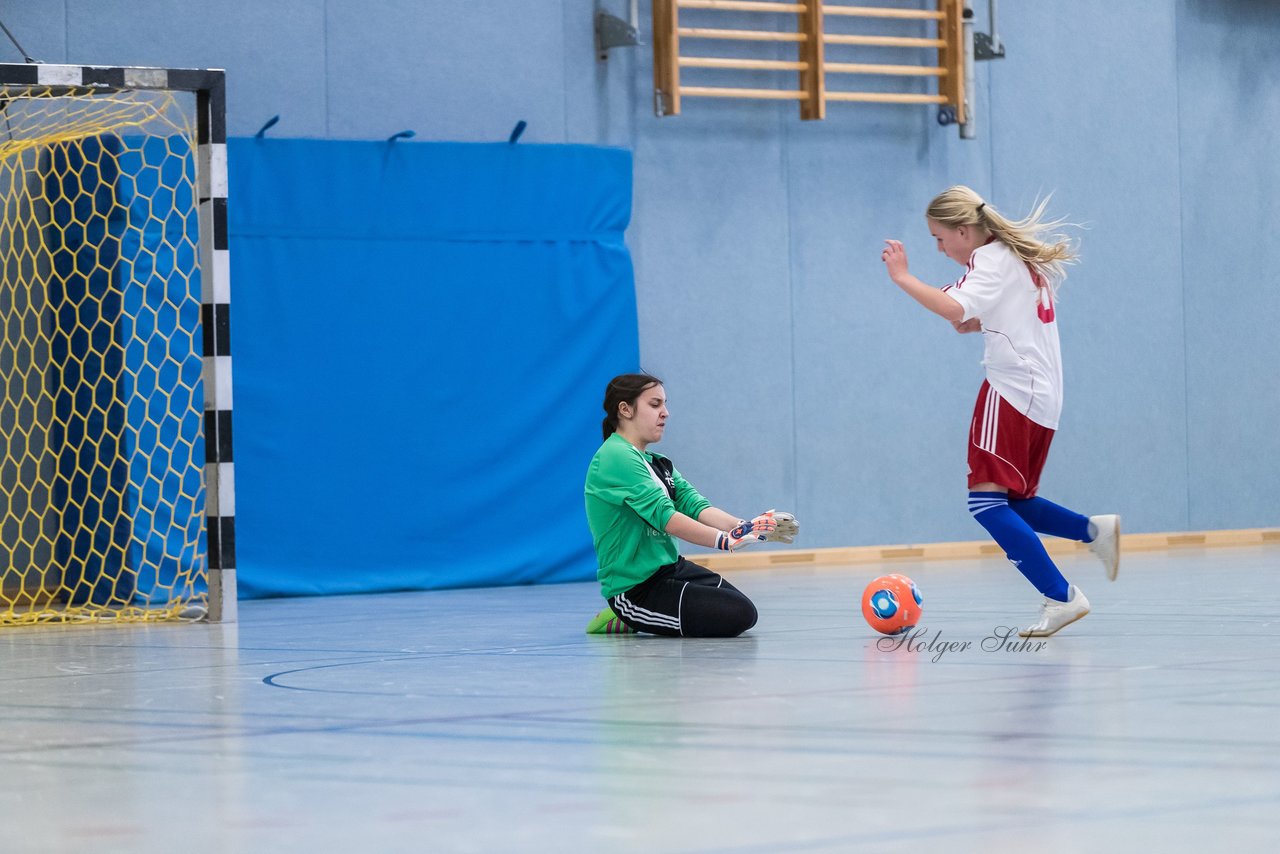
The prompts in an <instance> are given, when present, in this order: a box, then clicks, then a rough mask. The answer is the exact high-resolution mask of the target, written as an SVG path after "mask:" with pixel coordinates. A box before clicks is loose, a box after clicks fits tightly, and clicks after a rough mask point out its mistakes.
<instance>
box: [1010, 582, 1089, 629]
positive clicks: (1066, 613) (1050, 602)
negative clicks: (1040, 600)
mask: <svg viewBox="0 0 1280 854" xmlns="http://www.w3.org/2000/svg"><path fill="white" fill-rule="evenodd" d="M1068 589H1069V590H1070V592H1071V598H1070V599H1068V600H1067V601H1066V602H1059V601H1058V600H1057V599H1049V598H1047V597H1046V598H1045V600H1044V604H1043V605H1041V606H1040V622H1038V623H1036V624H1035V625H1034V626H1031V627H1030V628H1027V629H1023V630H1022V631H1020V632H1018V637H1021V638H1047V637H1048V636H1049V635H1051V634H1053V633H1054V632H1056V631H1057V630H1058V629H1060V628H1062V627H1063V626H1069V625H1071V624H1072V623H1074V622H1075V621H1076V620H1078V619H1080V618H1081V617H1083V616H1084V615H1085V614H1087V613H1089V600H1088V599H1086V598H1084V594H1083V593H1081V592H1080V588H1078V587H1076V586H1075V585H1074V584H1072V585H1071V587H1070V588H1068Z"/></svg>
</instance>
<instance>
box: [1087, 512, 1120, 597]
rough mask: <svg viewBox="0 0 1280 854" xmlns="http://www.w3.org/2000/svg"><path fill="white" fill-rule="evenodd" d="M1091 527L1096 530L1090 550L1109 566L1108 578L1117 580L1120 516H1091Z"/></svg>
mask: <svg viewBox="0 0 1280 854" xmlns="http://www.w3.org/2000/svg"><path fill="white" fill-rule="evenodd" d="M1089 527H1090V528H1091V529H1092V530H1093V531H1094V532H1095V535H1094V538H1093V542H1091V543H1089V551H1091V552H1093V553H1094V554H1096V555H1097V556H1098V559H1099V560H1101V561H1102V565H1103V566H1105V567H1106V568H1107V580H1108V581H1115V580H1116V575H1117V574H1118V573H1119V572H1120V517H1119V516H1090V517H1089Z"/></svg>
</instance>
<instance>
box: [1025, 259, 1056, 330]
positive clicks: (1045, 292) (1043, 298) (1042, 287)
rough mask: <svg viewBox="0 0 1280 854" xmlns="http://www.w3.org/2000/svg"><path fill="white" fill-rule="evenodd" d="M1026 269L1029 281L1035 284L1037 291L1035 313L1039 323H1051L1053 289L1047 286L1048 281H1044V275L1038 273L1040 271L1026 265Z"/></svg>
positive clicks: (1052, 315)
mask: <svg viewBox="0 0 1280 854" xmlns="http://www.w3.org/2000/svg"><path fill="white" fill-rule="evenodd" d="M1027 269H1028V270H1029V271H1030V272H1031V282H1032V284H1034V285H1035V286H1036V290H1037V291H1038V292H1039V299H1037V300H1036V315H1037V316H1038V317H1039V318H1040V322H1041V323H1053V319H1054V314H1053V289H1052V288H1050V287H1049V283H1048V282H1046V281H1045V279H1044V276H1042V275H1040V271H1039V270H1037V269H1036V268H1034V267H1032V266H1031V265H1030V264H1028V265H1027Z"/></svg>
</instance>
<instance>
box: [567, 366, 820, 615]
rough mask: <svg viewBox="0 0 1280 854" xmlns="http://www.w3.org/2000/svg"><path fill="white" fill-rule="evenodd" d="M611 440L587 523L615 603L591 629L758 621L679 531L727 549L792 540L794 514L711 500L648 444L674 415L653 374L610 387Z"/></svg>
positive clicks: (602, 453) (617, 380) (594, 468)
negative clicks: (729, 509) (742, 509)
mask: <svg viewBox="0 0 1280 854" xmlns="http://www.w3.org/2000/svg"><path fill="white" fill-rule="evenodd" d="M604 411H605V419H604V444H603V445H601V446H600V450H598V451H596V455H595V456H594V457H592V459H591V466H590V468H589V469H588V470H587V485H586V502H587V524H588V525H589V526H590V527H591V537H592V539H593V540H594V541H595V547H596V556H597V558H598V560H599V563H600V569H599V577H600V588H601V592H602V593H603V594H604V598H605V599H607V600H608V602H609V607H607V608H605V609H604V610H602V611H601V612H600V613H599V614H597V615H596V616H595V618H594V619H593V620H592V621H591V623H590V624H589V625H588V626H587V632H588V633H589V634H624V633H629V632H650V633H652V634H656V635H671V636H673V637H736V636H737V635H740V634H742V633H743V632H745V631H746V630H747V629H749V628H751V627H752V626H754V625H755V624H756V606H755V605H753V604H752V603H751V600H750V599H748V598H747V597H746V596H744V595H743V594H742V592H741V591H739V590H738V589H737V588H736V587H734V586H733V585H732V584H730V583H729V582H727V581H725V580H724V578H722V577H721V576H719V575H717V574H716V573H714V572H712V571H711V570H709V569H707V568H705V567H702V566H698V565H697V564H696V563H693V562H692V561H688V560H685V559H684V558H683V557H681V556H680V551H679V548H678V547H677V543H676V540H677V539H681V540H684V541H686V542H689V543H693V544H695V545H699V546H706V547H708V548H717V549H722V550H724V551H735V550H736V549H740V548H742V547H744V546H748V545H751V544H753V543H756V542H760V541H769V542H781V543H790V542H793V541H794V539H795V536H796V533H797V532H798V531H799V525H798V524H797V522H796V520H795V517H794V516H792V515H791V514H790V513H779V512H777V511H774V510H768V511H766V512H764V513H761V514H760V515H759V516H756V517H755V518H753V519H751V520H750V521H744V520H742V519H740V518H738V517H737V516H734V515H731V514H729V513H726V512H725V511H723V510H720V509H718V508H716V507H712V506H711V502H710V501H708V500H707V499H705V498H703V497H702V496H701V495H699V494H698V491H697V490H696V489H694V488H693V486H691V485H690V484H689V482H688V481H687V480H685V479H684V478H683V477H681V476H680V472H678V471H676V469H675V466H673V465H672V464H671V461H670V460H668V459H667V458H666V457H663V456H659V455H658V454H655V453H653V452H651V451H650V450H649V449H648V448H649V446H650V445H652V444H654V443H656V442H659V441H661V440H662V433H663V430H664V429H665V428H666V424H667V393H666V391H665V390H664V389H663V387H662V381H661V380H659V379H658V378H657V377H652V376H649V375H648V374H623V375H621V376H618V377H614V378H613V379H612V380H610V382H609V386H608V388H607V389H606V390H605V396H604Z"/></svg>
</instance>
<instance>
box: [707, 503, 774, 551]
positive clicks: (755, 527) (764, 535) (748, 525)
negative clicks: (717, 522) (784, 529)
mask: <svg viewBox="0 0 1280 854" xmlns="http://www.w3.org/2000/svg"><path fill="white" fill-rule="evenodd" d="M777 527H778V523H777V522H775V521H774V519H773V511H772V510H771V511H769V512H768V513H761V514H760V515H759V516H757V517H755V518H754V519H752V520H751V521H750V522H739V523H738V524H737V525H735V526H734V527H733V528H731V529H729V530H728V531H721V532H720V533H719V534H717V535H716V548H718V549H720V550H721V551H726V552H732V551H737V550H738V549H741V548H745V547H747V546H749V545H751V544H752V543H755V542H757V541H759V540H765V539H768V538H769V535H770V534H771V533H772V532H773V531H774V530H775V529H776V528H777Z"/></svg>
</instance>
